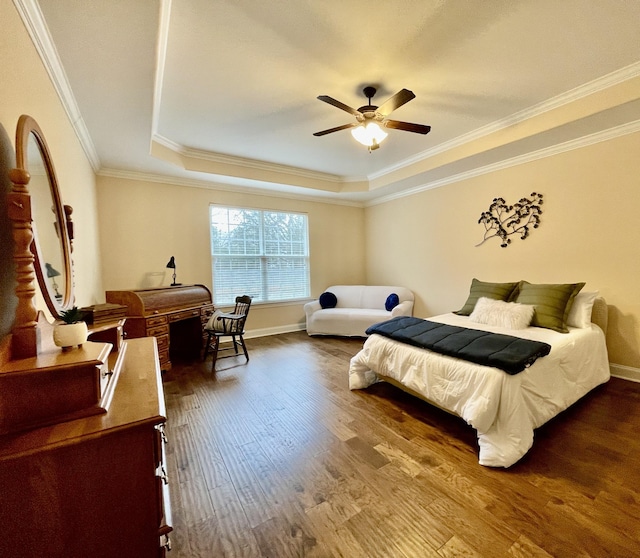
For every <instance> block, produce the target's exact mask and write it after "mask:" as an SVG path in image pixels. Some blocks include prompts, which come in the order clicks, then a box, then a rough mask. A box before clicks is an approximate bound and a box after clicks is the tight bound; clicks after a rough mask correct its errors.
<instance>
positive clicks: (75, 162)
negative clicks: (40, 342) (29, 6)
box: [0, 0, 103, 310]
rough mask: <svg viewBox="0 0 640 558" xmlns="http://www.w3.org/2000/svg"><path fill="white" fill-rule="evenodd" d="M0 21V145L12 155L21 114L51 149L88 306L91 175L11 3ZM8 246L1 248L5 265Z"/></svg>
mask: <svg viewBox="0 0 640 558" xmlns="http://www.w3.org/2000/svg"><path fill="white" fill-rule="evenodd" d="M0 21H2V34H1V36H0V67H1V68H2V79H0V126H2V128H3V130H0V132H3V133H2V134H0V141H2V142H3V143H4V144H5V145H2V146H1V147H2V150H3V151H4V150H9V151H13V149H14V145H13V144H14V142H15V132H16V124H17V122H18V118H19V117H20V115H21V114H29V115H30V116H32V117H33V118H35V119H36V121H37V122H38V124H39V125H40V127H41V129H42V131H43V133H44V135H45V138H46V140H47V144H48V146H49V150H50V151H51V155H52V158H53V162H54V165H55V168H56V172H57V176H58V181H59V183H60V190H61V196H62V201H63V203H65V204H69V205H71V206H73V208H74V213H73V220H74V222H75V230H76V240H75V242H74V253H73V259H74V263H75V269H76V302H77V303H78V305H80V306H84V305H87V304H92V303H94V302H96V301H98V300H99V299H100V298H101V297H102V296H103V295H102V282H101V268H100V252H99V246H98V228H97V213H96V195H95V176H94V172H93V169H92V168H91V165H90V164H89V161H88V159H87V157H86V156H85V154H84V151H83V150H82V147H81V145H80V142H79V141H78V139H77V136H76V134H75V132H74V130H73V128H72V126H71V124H70V122H69V119H68V117H67V114H66V112H65V110H64V108H63V106H62V104H61V102H60V100H59V98H58V96H57V94H56V92H55V89H54V87H53V85H52V83H51V80H50V78H49V75H48V74H47V71H46V69H45V67H44V65H43V64H42V61H41V59H40V57H39V56H38V53H37V51H36V49H35V47H34V46H33V43H32V42H31V39H30V37H29V34H28V33H27V30H26V29H25V27H24V25H23V23H22V20H21V19H20V17H19V15H18V13H17V12H16V10H15V7H14V5H13V3H12V2H9V1H7V0H2V1H0ZM7 142H11V146H7V145H6V143H7ZM13 163H15V161H13ZM3 214H4V211H3ZM7 248H8V247H6V246H5V247H3V250H2V252H3V265H4V262H5V260H4V256H5V255H6V254H7V252H8V251H9V250H7ZM37 303H38V309H41V310H44V309H45V308H44V304H43V302H42V300H38V301H37Z"/></svg>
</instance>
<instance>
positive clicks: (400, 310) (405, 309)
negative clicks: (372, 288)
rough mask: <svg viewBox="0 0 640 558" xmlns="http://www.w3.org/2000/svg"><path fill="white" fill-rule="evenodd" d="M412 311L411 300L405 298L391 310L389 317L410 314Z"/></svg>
mask: <svg viewBox="0 0 640 558" xmlns="http://www.w3.org/2000/svg"><path fill="white" fill-rule="evenodd" d="M412 313H413V301H411V300H405V301H403V302H401V303H400V304H398V305H397V306H396V307H395V308H394V309H393V310H391V317H392V318H395V317H396V316H411V314H412Z"/></svg>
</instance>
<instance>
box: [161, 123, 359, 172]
mask: <svg viewBox="0 0 640 558" xmlns="http://www.w3.org/2000/svg"><path fill="white" fill-rule="evenodd" d="M152 141H155V142H156V143H158V144H160V145H163V146H164V147H166V148H168V149H171V150H172V151H174V152H175V153H177V154H178V155H180V156H181V157H184V158H187V159H197V160H199V161H208V162H211V163H221V164H225V165H235V166H239V167H241V168H246V169H251V170H261V171H267V172H277V173H281V174H287V175H290V176H300V177H303V178H310V179H312V180H321V181H325V182H330V183H332V184H341V183H342V182H344V179H343V178H342V177H341V176H338V175H336V174H329V173H325V172H319V171H312V170H308V169H303V168H298V167H292V166H289V165H281V164H278V163H269V162H267V161H260V160H258V159H247V158H245V157H236V156H234V155H225V154H222V153H214V152H212V151H205V150H202V149H193V148H191V147H185V146H184V145H181V144H179V143H176V142H174V141H172V140H170V139H168V138H165V137H163V136H161V135H159V134H155V135H154V136H153V138H152ZM356 180H363V179H357V178H354V179H353V181H356Z"/></svg>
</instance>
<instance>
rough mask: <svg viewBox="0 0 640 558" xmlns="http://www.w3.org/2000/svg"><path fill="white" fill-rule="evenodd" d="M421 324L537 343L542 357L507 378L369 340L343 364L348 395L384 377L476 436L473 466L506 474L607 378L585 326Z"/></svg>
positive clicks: (593, 333)
mask: <svg viewBox="0 0 640 558" xmlns="http://www.w3.org/2000/svg"><path fill="white" fill-rule="evenodd" d="M429 320H432V321H436V322H441V323H445V324H451V325H457V326H463V327H469V328H475V329H481V330H485V331H493V332H497V333H503V334H506V335H513V336H517V337H523V338H526V339H533V340H536V341H542V342H545V343H548V344H549V345H551V347H552V349H551V352H550V353H549V355H548V356H546V357H542V358H539V359H538V360H537V361H536V362H535V363H534V364H533V365H532V366H530V367H529V368H527V369H525V370H524V371H522V372H520V373H519V374H516V375H513V376H510V375H509V374H507V373H506V372H503V371H502V370H499V369H497V368H492V367H488V366H482V365H478V364H473V363H471V362H466V361H464V360H459V359H456V358H452V357H447V356H443V355H439V354H437V353H433V352H431V351H428V350H426V349H420V348H416V347H412V346H410V345H407V344H404V343H400V342H398V341H394V340H391V339H388V338H386V337H383V336H380V335H371V336H370V337H369V338H368V339H367V340H366V341H365V343H364V346H363V348H362V350H361V351H360V352H359V353H358V354H357V355H355V356H354V357H353V358H352V359H351V364H350V367H349V388H350V389H362V388H366V387H368V386H370V385H371V384H373V383H375V382H377V381H379V378H378V374H380V375H381V376H388V377H389V378H392V379H394V380H396V381H397V382H399V383H400V384H402V385H403V386H406V387H407V388H409V389H411V390H413V391H415V392H417V393H419V394H421V395H422V396H424V397H425V398H426V399H428V400H430V401H432V402H433V403H435V404H436V405H438V406H440V407H442V408H444V409H447V410H449V411H451V412H453V413H455V414H457V415H459V416H460V417H462V418H463V419H464V420H465V421H466V422H467V423H468V424H469V425H471V426H472V427H473V428H475V429H476V430H477V433H478V442H479V445H480V455H479V462H480V464H481V465H487V466H491V467H509V466H511V465H513V464H514V463H516V462H517V461H518V460H519V459H520V458H521V457H522V456H523V455H525V453H527V451H529V449H530V448H531V446H532V444H533V430H534V429H535V428H537V427H539V426H541V425H543V424H544V423H545V422H547V421H548V420H549V419H551V418H552V417H554V416H556V415H557V414H558V413H560V412H561V411H563V410H564V409H566V408H567V407H569V406H570V405H571V404H573V403H575V402H576V401H577V400H578V399H580V398H581V397H582V396H584V395H585V394H586V393H587V392H589V391H590V390H592V389H593V388H594V387H596V386H598V385H600V384H602V383H605V382H606V381H607V380H608V379H609V377H610V371H609V363H608V355H607V349H606V345H605V337H604V333H603V332H602V330H601V329H600V328H599V327H598V326H596V325H594V324H591V326H590V327H587V328H583V329H578V328H569V333H557V332H555V331H551V330H549V329H542V328H538V327H529V328H527V329H524V330H522V329H520V330H511V329H505V328H500V327H493V326H488V325H486V324H477V323H474V322H470V321H469V318H468V317H466V316H458V315H456V314H443V315H441V316H435V317H433V318H429Z"/></svg>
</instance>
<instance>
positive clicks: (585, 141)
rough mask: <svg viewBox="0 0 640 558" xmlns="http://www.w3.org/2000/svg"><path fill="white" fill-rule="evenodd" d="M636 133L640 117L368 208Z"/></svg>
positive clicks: (379, 199) (393, 196)
mask: <svg viewBox="0 0 640 558" xmlns="http://www.w3.org/2000/svg"><path fill="white" fill-rule="evenodd" d="M636 132H640V120H635V121H633V122H628V123H625V124H621V125H620V126H615V127H613V128H609V129H607V130H602V131H600V132H595V133H593V134H589V135H588V136H582V137H580V138H577V139H573V140H569V141H566V142H562V143H559V144H556V145H552V146H550V147H545V148H543V149H538V150H536V151H531V152H529V153H525V154H524V155H518V156H517V157H511V158H509V159H504V160H502V161H500V162H498V163H492V164H490V165H485V166H482V167H477V168H475V169H473V170H470V171H466V172H462V173H458V174H453V175H451V176H447V177H446V178H442V179H440V180H434V181H433V182H427V183H425V184H423V185H421V186H417V187H415V188H410V189H407V190H403V191H402V192H398V193H396V194H389V195H387V196H380V197H377V198H375V199H374V200H371V201H369V202H367V203H365V207H370V206H374V205H379V204H382V203H386V202H389V201H392V200H397V199H400V198H404V197H407V196H413V195H414V194H419V193H420V192H424V191H426V190H433V189H435V188H441V187H442V186H447V185H448V184H453V183H454V182H461V181H463V180H468V179H470V178H475V177H476V176H481V175H483V174H488V173H491V172H497V171H500V170H502V169H508V168H510V167H515V166H517V165H523V164H525V163H530V162H532V161H537V160H539V159H545V158H547V157H553V156H554V155H559V154H561V153H565V152H567V151H574V150H576V149H581V148H583V147H587V146H589V145H593V144H596V143H601V142H604V141H609V140H612V139H615V138H619V137H622V136H626V135H629V134H635V133H636Z"/></svg>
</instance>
